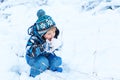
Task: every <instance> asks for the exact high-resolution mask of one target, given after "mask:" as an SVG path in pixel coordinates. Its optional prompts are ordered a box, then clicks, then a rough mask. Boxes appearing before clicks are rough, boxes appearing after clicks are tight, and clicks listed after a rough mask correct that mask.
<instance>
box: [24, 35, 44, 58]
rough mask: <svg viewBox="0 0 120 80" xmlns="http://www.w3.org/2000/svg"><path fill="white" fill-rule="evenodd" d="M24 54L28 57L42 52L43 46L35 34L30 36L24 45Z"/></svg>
mask: <svg viewBox="0 0 120 80" xmlns="http://www.w3.org/2000/svg"><path fill="white" fill-rule="evenodd" d="M26 49H27V52H26V55H28V56H30V57H37V56H39V55H40V54H42V53H43V52H44V47H43V46H42V44H40V43H39V40H38V38H37V37H35V36H31V37H30V39H29V40H28V42H27V45H26Z"/></svg>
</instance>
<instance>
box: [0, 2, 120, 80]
mask: <svg viewBox="0 0 120 80" xmlns="http://www.w3.org/2000/svg"><path fill="white" fill-rule="evenodd" d="M36 1H37V0H36ZM24 3H25V4H24ZM78 3H79V0H76V1H74V2H73V1H72V2H70V1H69V0H66V1H64V0H60V1H54V0H49V1H48V4H47V5H44V6H39V4H37V3H35V2H32V1H31V2H30V1H29V0H24V2H22V1H20V0H17V2H15V1H14V0H9V1H6V2H5V3H3V4H0V45H1V46H0V51H1V53H0V63H1V65H0V78H1V79H2V80H13V79H14V80H74V79H75V80H120V58H119V56H120V54H119V53H120V42H119V41H120V22H119V19H120V9H119V8H118V9H116V10H113V11H112V10H106V11H99V10H96V11H99V12H95V13H94V11H88V12H83V11H81V9H80V7H79V4H78ZM99 7H100V6H99ZM101 7H102V6H101ZM41 8H42V9H44V10H45V11H46V13H47V14H48V15H50V16H52V17H53V19H54V20H55V22H56V24H57V26H58V28H59V29H60V30H61V35H60V39H61V40H62V41H63V43H64V46H63V49H62V51H61V53H62V58H63V68H64V71H63V73H57V72H51V71H46V72H44V73H42V74H40V75H39V76H37V77H36V78H35V79H33V78H31V77H28V74H29V66H28V65H27V64H26V61H25V58H24V57H23V55H25V46H26V43H27V40H28V38H29V36H28V34H27V29H28V27H29V26H31V25H32V24H34V22H35V21H36V19H37V16H36V12H37V10H38V9H41ZM18 56H21V57H18ZM19 72H22V74H21V76H19V74H20V73H19Z"/></svg>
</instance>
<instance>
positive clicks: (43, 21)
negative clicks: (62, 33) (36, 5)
mask: <svg viewBox="0 0 120 80" xmlns="http://www.w3.org/2000/svg"><path fill="white" fill-rule="evenodd" d="M37 17H38V20H37V21H36V27H37V31H38V33H39V34H40V35H41V34H42V35H43V34H45V33H46V32H47V31H48V30H49V29H50V28H51V27H52V26H54V25H55V22H54V21H53V19H52V17H50V16H49V15H46V13H45V11H44V10H43V9H40V10H38V11H37Z"/></svg>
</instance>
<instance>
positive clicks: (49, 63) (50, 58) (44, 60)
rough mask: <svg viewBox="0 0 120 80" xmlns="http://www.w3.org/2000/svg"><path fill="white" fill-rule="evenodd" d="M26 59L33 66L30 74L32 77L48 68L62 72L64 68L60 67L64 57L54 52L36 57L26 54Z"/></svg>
mask: <svg viewBox="0 0 120 80" xmlns="http://www.w3.org/2000/svg"><path fill="white" fill-rule="evenodd" d="M26 61H27V63H28V64H29V65H30V67H31V69H30V76H32V77H35V76H37V75H39V74H40V73H42V72H43V71H45V70H47V69H49V70H52V71H59V72H62V68H60V67H59V66H60V65H61V64H62V59H61V58H60V57H58V56H56V55H53V54H49V55H47V56H44V55H40V56H38V57H35V58H32V57H29V56H28V55H26Z"/></svg>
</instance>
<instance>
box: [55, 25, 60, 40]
mask: <svg viewBox="0 0 120 80" xmlns="http://www.w3.org/2000/svg"><path fill="white" fill-rule="evenodd" d="M59 33H60V31H59V29H58V28H57V27H56V31H55V37H54V38H57V37H58V35H59Z"/></svg>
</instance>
